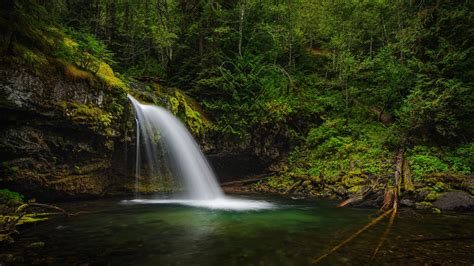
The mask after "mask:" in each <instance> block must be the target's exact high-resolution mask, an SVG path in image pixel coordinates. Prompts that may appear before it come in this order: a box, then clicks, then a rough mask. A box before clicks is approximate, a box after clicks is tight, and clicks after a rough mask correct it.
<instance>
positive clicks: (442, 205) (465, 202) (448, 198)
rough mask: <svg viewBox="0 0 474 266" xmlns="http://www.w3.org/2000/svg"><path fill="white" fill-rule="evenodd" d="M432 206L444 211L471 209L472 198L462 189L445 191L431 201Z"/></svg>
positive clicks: (472, 205)
mask: <svg viewBox="0 0 474 266" xmlns="http://www.w3.org/2000/svg"><path fill="white" fill-rule="evenodd" d="M433 206H435V207H436V208H439V209H440V210H446V211H452V210H473V209H474V199H473V198H471V196H470V195H469V194H468V193H467V192H464V191H452V192H446V193H444V194H443V195H442V196H441V197H440V198H439V199H437V200H436V201H435V202H433Z"/></svg>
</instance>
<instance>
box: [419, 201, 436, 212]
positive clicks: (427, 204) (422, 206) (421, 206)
mask: <svg viewBox="0 0 474 266" xmlns="http://www.w3.org/2000/svg"><path fill="white" fill-rule="evenodd" d="M415 206H416V208H417V209H419V210H427V209H431V208H433V204H431V202H427V201H421V202H417V203H416V204H415Z"/></svg>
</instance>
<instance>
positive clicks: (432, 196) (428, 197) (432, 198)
mask: <svg viewBox="0 0 474 266" xmlns="http://www.w3.org/2000/svg"><path fill="white" fill-rule="evenodd" d="M440 196H441V194H439V193H438V192H435V191H431V192H430V193H429V194H428V195H426V197H425V200H427V201H435V200H437V199H438V198H439V197H440Z"/></svg>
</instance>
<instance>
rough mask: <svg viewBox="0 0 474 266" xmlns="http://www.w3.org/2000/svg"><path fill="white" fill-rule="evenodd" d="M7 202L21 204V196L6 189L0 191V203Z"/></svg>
mask: <svg viewBox="0 0 474 266" xmlns="http://www.w3.org/2000/svg"><path fill="white" fill-rule="evenodd" d="M8 201H15V202H22V201H23V195H21V194H20V193H18V192H14V191H11V190H9V189H6V188H4V189H0V202H8Z"/></svg>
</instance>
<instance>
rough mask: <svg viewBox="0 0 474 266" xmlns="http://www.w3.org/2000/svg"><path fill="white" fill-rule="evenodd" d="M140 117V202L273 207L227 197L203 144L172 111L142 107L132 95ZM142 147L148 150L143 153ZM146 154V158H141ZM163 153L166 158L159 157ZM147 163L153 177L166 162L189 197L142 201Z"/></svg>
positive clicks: (231, 207) (211, 206)
mask: <svg viewBox="0 0 474 266" xmlns="http://www.w3.org/2000/svg"><path fill="white" fill-rule="evenodd" d="M128 99H129V100H130V101H131V103H132V105H133V108H134V110H135V115H136V123H137V129H136V130H137V135H136V137H137V141H136V145H137V149H136V163H135V167H136V170H135V175H136V181H135V186H136V199H135V200H132V202H139V203H178V204H185V205H192V206H199V207H207V208H214V209H233V210H249V209H252V210H255V209H265V208H271V207H272V206H273V205H272V204H270V203H267V202H263V201H252V200H239V199H233V198H229V197H226V196H225V195H224V193H223V192H222V190H221V188H220V187H219V184H218V183H217V180H216V177H215V175H214V172H213V170H212V169H211V167H210V165H209V163H208V162H207V159H206V157H205V156H204V154H203V153H202V152H201V149H200V148H199V145H198V144H197V143H196V141H195V140H194V138H193V137H192V135H191V134H190V133H189V131H188V130H187V129H186V127H185V126H184V125H183V124H182V123H181V122H180V121H179V119H178V118H176V117H175V116H174V115H173V114H171V113H170V112H169V111H168V110H166V109H164V108H162V107H159V106H154V105H148V104H141V103H140V102H138V101H137V100H136V99H135V98H133V97H132V96H130V95H128ZM141 147H144V149H143V151H142V149H141ZM142 152H143V153H144V155H145V157H144V158H143V159H145V160H142V159H141V158H140V156H141V154H142ZM160 154H162V155H163V157H159V155H160ZM142 163H146V167H147V169H148V170H149V171H150V173H151V174H158V175H160V176H161V175H162V174H163V171H162V170H163V169H161V164H163V163H166V166H167V167H168V168H169V170H170V172H171V175H172V176H173V177H174V178H177V179H178V180H180V181H182V183H183V185H184V189H185V192H186V196H187V197H186V198H185V199H183V198H174V199H166V200H163V199H155V200H142V199H139V196H140V195H139V185H140V180H139V179H140V178H141V174H142V173H141V170H140V169H141V164H142Z"/></svg>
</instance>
